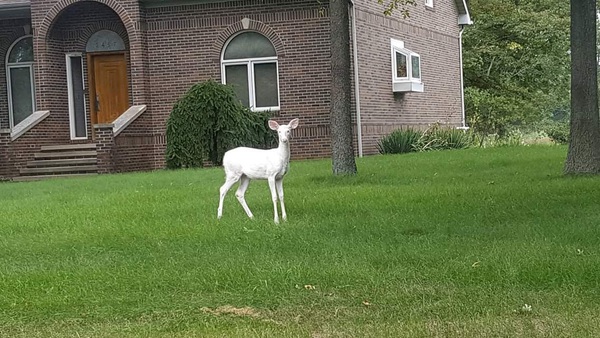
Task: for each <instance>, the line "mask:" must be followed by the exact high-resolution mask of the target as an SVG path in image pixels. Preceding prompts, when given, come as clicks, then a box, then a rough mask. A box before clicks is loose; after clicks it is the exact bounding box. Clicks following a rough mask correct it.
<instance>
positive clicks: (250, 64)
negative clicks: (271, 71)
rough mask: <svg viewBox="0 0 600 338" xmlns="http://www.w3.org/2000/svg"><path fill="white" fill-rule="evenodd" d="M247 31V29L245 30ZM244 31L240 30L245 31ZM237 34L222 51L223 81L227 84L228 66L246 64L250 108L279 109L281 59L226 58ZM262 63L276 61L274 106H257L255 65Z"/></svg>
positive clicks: (258, 110) (271, 57)
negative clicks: (275, 103) (226, 51)
mask: <svg viewBox="0 0 600 338" xmlns="http://www.w3.org/2000/svg"><path fill="white" fill-rule="evenodd" d="M244 32H245V31H244ZM244 32H240V34H241V33H244ZM237 35H239V34H236V35H234V36H232V37H231V38H229V41H227V43H226V44H225V47H224V48H223V50H222V51H221V83H223V84H227V78H226V77H227V76H226V73H225V67H226V66H240V65H246V70H247V71H248V92H249V93H248V105H249V106H250V107H249V108H250V110H251V111H254V112H262V111H279V110H280V106H281V92H280V91H279V61H278V58H277V56H269V57H259V58H245V59H233V60H225V59H224V57H225V50H227V47H228V46H229V43H230V42H231V40H233V38H235V37H236V36H237ZM261 63H274V64H275V73H276V75H277V106H272V107H257V106H256V81H254V65H256V64H261Z"/></svg>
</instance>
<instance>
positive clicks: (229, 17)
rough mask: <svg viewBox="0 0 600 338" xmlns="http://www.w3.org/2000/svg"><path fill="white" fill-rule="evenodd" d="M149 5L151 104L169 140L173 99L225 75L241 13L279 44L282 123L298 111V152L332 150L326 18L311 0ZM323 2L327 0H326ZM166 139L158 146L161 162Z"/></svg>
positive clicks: (159, 131) (322, 153)
mask: <svg viewBox="0 0 600 338" xmlns="http://www.w3.org/2000/svg"><path fill="white" fill-rule="evenodd" d="M240 3H241V2H240V1H230V2H223V3H214V4H204V5H189V6H177V7H162V8H149V9H146V11H145V13H144V16H145V18H146V30H147V33H146V34H147V44H148V64H149V82H150V86H149V88H150V110H151V111H152V112H153V113H154V114H155V122H156V123H155V127H156V130H155V132H156V134H158V135H159V136H158V137H157V139H159V140H160V139H161V138H162V139H164V137H161V135H164V133H165V129H166V120H167V118H168V116H169V114H170V111H171V109H172V108H173V104H174V103H175V102H176V100H177V99H178V98H180V97H181V96H182V95H184V94H185V92H186V90H187V89H188V88H189V87H191V86H192V85H193V84H194V83H197V82H200V81H205V80H208V79H214V80H217V81H220V80H221V67H220V55H221V51H222V48H223V47H224V43H225V41H226V40H227V39H228V38H229V37H231V35H232V34H234V33H236V32H238V31H239V30H241V29H243V27H242V24H241V20H242V19H244V18H249V19H250V28H251V29H253V30H257V31H259V32H261V33H263V34H264V35H265V36H267V37H269V38H270V39H271V41H272V42H273V43H274V45H275V47H276V49H277V54H278V62H279V81H280V101H281V111H280V112H278V113H276V114H275V115H276V119H277V120H278V121H279V122H288V121H289V120H291V119H292V118H294V117H299V118H300V128H299V129H298V130H296V131H295V133H294V140H293V143H292V156H293V158H308V157H323V156H329V153H330V139H329V90H330V85H331V82H330V69H329V19H328V17H327V11H326V10H325V11H320V5H319V3H318V2H317V1H314V0H305V1H284V0H263V1H256V0H254V1H244V2H243V3H244V4H245V5H243V6H242V5H240ZM325 4H326V2H325ZM164 149H165V144H164V143H162V144H158V145H157V153H156V163H157V166H162V165H164Z"/></svg>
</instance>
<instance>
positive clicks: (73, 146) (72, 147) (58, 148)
mask: <svg viewBox="0 0 600 338" xmlns="http://www.w3.org/2000/svg"><path fill="white" fill-rule="evenodd" d="M70 150H96V144H95V143H81V144H63V145H55V146H42V148H41V149H40V151H42V152H47V151H70Z"/></svg>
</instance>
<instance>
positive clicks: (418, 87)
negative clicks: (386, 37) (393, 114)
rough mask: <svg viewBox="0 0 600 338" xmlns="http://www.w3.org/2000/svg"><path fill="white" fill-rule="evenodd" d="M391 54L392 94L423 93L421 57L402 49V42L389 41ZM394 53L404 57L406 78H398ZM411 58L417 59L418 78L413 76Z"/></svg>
mask: <svg viewBox="0 0 600 338" xmlns="http://www.w3.org/2000/svg"><path fill="white" fill-rule="evenodd" d="M390 42H391V53H392V55H391V56H392V58H391V60H392V89H393V91H394V92H423V91H424V89H425V88H424V86H423V82H421V77H422V76H423V69H422V68H421V56H420V55H419V54H417V53H415V52H413V51H411V50H409V49H406V48H404V41H400V40H396V39H390ZM396 53H400V54H402V55H404V56H406V77H398V76H397V74H398V69H397V63H396ZM412 57H417V58H418V59H419V76H418V77H415V76H413V74H412V72H413V68H412Z"/></svg>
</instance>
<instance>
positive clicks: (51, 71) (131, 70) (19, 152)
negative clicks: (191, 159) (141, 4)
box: [0, 0, 155, 179]
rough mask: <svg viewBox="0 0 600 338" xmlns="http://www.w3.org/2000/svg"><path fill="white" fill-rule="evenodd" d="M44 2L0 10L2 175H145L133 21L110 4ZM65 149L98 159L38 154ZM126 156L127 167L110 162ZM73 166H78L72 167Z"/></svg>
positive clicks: (145, 118)
mask: <svg viewBox="0 0 600 338" xmlns="http://www.w3.org/2000/svg"><path fill="white" fill-rule="evenodd" d="M43 6H48V3H47V2H37V1H33V2H30V1H24V0H14V1H8V2H7V1H4V2H3V3H1V4H0V31H1V33H0V56H1V57H4V59H5V60H6V65H5V66H6V67H2V70H0V78H3V77H4V78H6V81H0V179H12V178H15V177H25V176H27V177H30V176H41V175H38V174H64V173H71V172H76V173H81V172H83V171H85V172H86V173H108V172H118V171H129V170H143V169H146V170H147V169H153V168H154V163H155V159H154V146H153V144H152V140H151V137H150V138H149V137H148V134H149V133H151V131H152V119H151V117H150V116H149V114H143V113H144V112H146V110H147V108H146V103H145V81H144V74H145V71H144V67H143V66H142V65H143V57H144V55H143V53H142V52H141V51H142V44H141V32H140V31H139V28H135V26H138V27H139V25H135V20H136V19H135V15H131V13H129V12H128V11H125V10H124V9H123V8H122V7H121V6H120V4H119V3H118V2H108V3H103V2H98V1H75V2H74V1H68V2H64V1H56V3H55V4H54V5H53V6H52V10H50V11H48V10H43V11H42V10H41V9H42V7H43ZM32 13H34V14H33V15H34V16H35V15H37V16H39V17H34V18H32ZM32 23H38V24H37V26H36V25H32ZM130 36H134V38H133V39H131V38H130ZM140 140H143V141H140ZM71 148H73V149H83V150H84V151H88V152H89V151H95V152H96V154H95V155H94V156H95V157H94V158H86V159H85V160H81V158H80V156H78V155H77V156H75V157H74V159H76V160H73V159H72V158H60V157H59V156H60V155H58V154H53V155H52V156H57V157H53V158H51V159H48V158H45V157H44V156H45V152H48V151H49V149H53V151H57V150H60V149H67V150H69V149H71ZM59 152H63V151H62V150H60V151H59ZM64 152H66V153H69V151H64ZM42 155H44V156H42ZM127 156H135V157H136V163H135V164H132V165H130V166H129V167H132V168H129V167H128V166H127V164H121V163H116V162H115V159H117V158H119V159H122V158H123V157H127ZM80 164H84V165H85V166H86V167H85V168H84V169H85V170H76V168H75V167H77V166H78V165H80ZM30 178H31V177H30Z"/></svg>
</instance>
